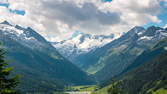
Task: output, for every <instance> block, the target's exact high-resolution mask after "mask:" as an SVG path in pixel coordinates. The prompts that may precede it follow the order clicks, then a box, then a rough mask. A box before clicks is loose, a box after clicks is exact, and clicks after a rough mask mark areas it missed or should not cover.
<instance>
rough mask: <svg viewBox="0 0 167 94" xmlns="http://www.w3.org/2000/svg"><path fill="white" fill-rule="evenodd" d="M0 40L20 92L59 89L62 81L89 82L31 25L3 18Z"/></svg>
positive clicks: (0, 26)
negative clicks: (19, 80)
mask: <svg viewBox="0 0 167 94" xmlns="http://www.w3.org/2000/svg"><path fill="white" fill-rule="evenodd" d="M0 41H2V43H3V46H4V49H5V50H6V54H7V56H6V57H7V60H9V61H10V62H11V63H10V66H12V67H14V69H15V70H14V71H15V72H14V73H16V74H20V75H21V82H20V85H19V87H18V88H21V90H22V91H23V92H43V93H45V94H46V92H47V93H49V92H52V91H56V90H57V89H62V88H63V87H64V85H80V84H90V83H92V81H91V80H90V79H89V77H88V76H87V75H86V73H84V72H83V71H81V70H80V69H79V68H78V67H76V66H75V65H73V64H72V63H71V62H69V61H68V60H67V59H66V58H64V57H62V56H61V55H60V54H59V53H58V52H57V50H56V49H55V48H54V47H53V46H52V45H51V44H50V43H49V42H47V41H46V40H45V39H44V38H43V37H42V36H41V35H39V34H38V33H36V32H35V31H34V30H33V29H31V28H23V27H21V26H18V25H16V26H13V25H10V24H9V23H8V22H3V23H1V24H0Z"/></svg>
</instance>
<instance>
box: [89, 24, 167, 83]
mask: <svg viewBox="0 0 167 94" xmlns="http://www.w3.org/2000/svg"><path fill="white" fill-rule="evenodd" d="M166 36H167V30H165V29H163V28H160V27H154V26H152V27H149V28H148V29H146V30H145V29H144V28H142V27H135V28H133V29H131V30H130V31H129V32H128V33H126V34H124V35H123V36H122V37H120V38H119V39H117V40H115V41H113V42H111V43H110V44H108V45H106V46H104V47H102V48H100V49H99V50H98V51H97V52H99V53H100V52H101V53H104V54H102V55H100V56H99V59H98V60H96V62H97V63H94V64H93V65H91V67H90V68H89V69H90V70H91V69H95V68H96V67H99V70H96V72H95V76H96V78H97V80H99V81H103V80H106V79H109V78H111V77H114V76H116V75H118V74H120V73H121V72H122V71H124V70H125V69H126V68H127V67H128V66H129V65H131V64H132V63H133V61H134V60H135V59H136V58H137V57H138V56H139V55H140V54H141V53H143V52H144V51H145V50H148V49H150V48H152V47H153V46H154V45H156V44H157V43H158V42H159V41H160V40H162V39H164V38H165V37H166Z"/></svg>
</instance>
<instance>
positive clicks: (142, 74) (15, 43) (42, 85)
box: [0, 21, 167, 94]
mask: <svg viewBox="0 0 167 94" xmlns="http://www.w3.org/2000/svg"><path fill="white" fill-rule="evenodd" d="M80 34H81V33H79V35H77V36H80V38H79V39H78V40H80V41H81V39H82V42H83V43H85V42H88V41H86V40H87V38H88V39H90V40H92V39H93V41H94V40H96V38H97V39H98V40H99V39H101V38H102V40H101V41H105V40H106V39H107V40H109V41H110V42H109V41H108V43H107V42H106V43H105V42H104V44H99V45H96V46H97V47H95V48H92V47H93V46H95V45H93V46H92V47H90V48H92V49H90V50H89V51H88V50H87V52H86V53H85V52H84V53H82V52H81V53H79V54H78V51H73V52H72V53H70V52H68V51H71V50H64V49H65V48H64V47H65V46H67V45H71V44H66V42H65V44H64V43H52V42H49V41H47V40H46V39H45V38H44V37H43V36H41V35H40V34H39V33H37V32H36V31H35V30H33V29H32V28H30V27H27V28H25V27H22V26H19V25H11V24H10V23H9V22H7V21H4V22H2V23H0V41H1V42H2V43H3V48H4V49H5V50H6V57H7V60H12V63H10V64H9V66H12V67H14V72H13V73H12V75H16V74H20V75H22V77H21V78H20V80H19V81H20V83H19V85H18V87H17V89H21V92H22V93H28V94H34V93H39V94H61V93H62V92H64V93H62V94H125V93H126V94H157V93H158V94H163V93H161V92H165V93H166V88H167V86H166V83H167V76H166V75H167V74H166V71H167V70H166V69H167V68H166V61H167V60H166V56H167V53H166V51H167V50H166V47H167V29H166V28H161V27H155V26H151V27H148V28H143V27H139V26H136V27H134V28H132V29H131V30H129V31H128V32H127V33H125V34H123V35H122V36H120V37H119V38H116V39H113V36H112V37H111V36H96V37H95V36H91V35H87V34H86V35H84V34H83V35H80ZM81 36H82V38H81ZM88 36H89V37H88ZM105 38H106V39H105ZM84 39H85V40H84ZM112 39H113V40H112ZM71 40H72V39H70V41H71ZM111 40H112V41H111ZM98 42H99V41H98ZM90 44H91V43H90ZM55 45H58V46H55ZM64 45H65V46H64ZM74 45H75V43H74ZM81 45H82V43H81ZM56 47H58V48H56ZM61 48H62V49H61ZM70 49H72V50H79V49H78V48H75V49H74V48H70ZM60 50H61V51H64V52H63V53H61V51H60ZM82 51H83V50H82ZM65 53H68V54H74V55H77V56H76V57H75V56H74V57H73V56H72V58H73V60H72V59H71V57H70V56H71V55H69V56H66V55H65ZM34 83H36V84H34ZM132 88H133V89H132ZM58 91H59V92H58ZM60 92H61V93H60Z"/></svg>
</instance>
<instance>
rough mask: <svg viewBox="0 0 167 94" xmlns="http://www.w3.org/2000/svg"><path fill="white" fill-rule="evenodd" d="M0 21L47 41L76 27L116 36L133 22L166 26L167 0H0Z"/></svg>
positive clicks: (131, 26) (61, 37) (82, 30)
mask: <svg viewBox="0 0 167 94" xmlns="http://www.w3.org/2000/svg"><path fill="white" fill-rule="evenodd" d="M0 14H1V16H0V22H2V21H4V20H7V21H8V22H10V23H12V24H18V25H21V26H23V27H31V28H33V29H35V30H36V31H37V32H38V33H40V34H42V35H43V36H44V37H45V38H46V39H47V40H49V41H61V40H65V39H68V38H70V37H71V36H72V35H73V33H74V32H75V31H80V32H84V33H89V34H98V35H99V34H102V35H110V34H115V35H116V36H117V35H119V34H122V33H123V32H127V31H128V30H130V29H131V28H133V27H135V26H143V27H149V26H151V25H155V26H161V27H166V26H167V0H0Z"/></svg>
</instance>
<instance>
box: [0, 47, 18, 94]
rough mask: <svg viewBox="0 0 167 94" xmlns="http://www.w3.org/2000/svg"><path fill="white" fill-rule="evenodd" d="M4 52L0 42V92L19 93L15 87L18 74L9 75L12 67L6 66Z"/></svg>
mask: <svg viewBox="0 0 167 94" xmlns="http://www.w3.org/2000/svg"><path fill="white" fill-rule="evenodd" d="M4 55H5V52H4V50H3V49H2V45H1V44H0V94H19V92H18V91H17V90H15V87H16V86H17V84H18V76H15V77H13V78H12V77H11V76H10V73H11V71H12V70H13V68H11V67H8V63H7V62H6V60H5V57H4Z"/></svg>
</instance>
